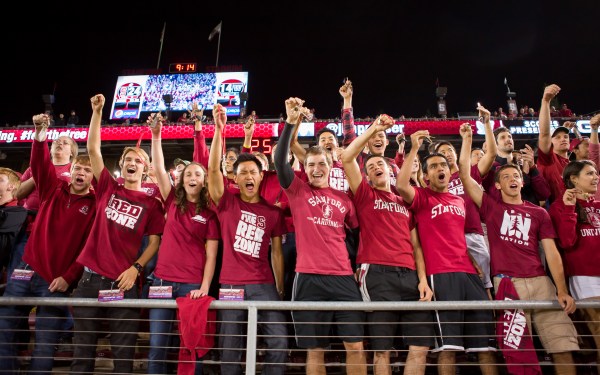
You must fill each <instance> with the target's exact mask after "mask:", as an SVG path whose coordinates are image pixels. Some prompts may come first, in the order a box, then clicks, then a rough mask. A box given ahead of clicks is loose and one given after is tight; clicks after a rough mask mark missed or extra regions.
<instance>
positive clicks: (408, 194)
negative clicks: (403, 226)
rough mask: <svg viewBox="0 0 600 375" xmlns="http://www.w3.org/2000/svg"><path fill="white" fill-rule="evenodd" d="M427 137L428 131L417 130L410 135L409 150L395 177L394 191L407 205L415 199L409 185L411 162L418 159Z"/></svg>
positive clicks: (413, 190) (412, 188)
mask: <svg viewBox="0 0 600 375" xmlns="http://www.w3.org/2000/svg"><path fill="white" fill-rule="evenodd" d="M427 137H429V130H418V131H416V132H414V133H412V134H411V135H410V142H411V149H410V152H409V153H408V155H407V156H406V159H405V160H404V163H403V164H402V168H400V172H398V175H397V176H396V189H397V190H398V193H400V196H401V197H402V199H404V201H405V202H406V203H407V204H412V202H413V199H414V198H415V188H414V187H412V186H411V185H410V175H411V174H412V165H413V160H415V158H416V157H418V155H417V153H418V152H419V148H420V147H421V145H422V144H423V139H425V138H427Z"/></svg>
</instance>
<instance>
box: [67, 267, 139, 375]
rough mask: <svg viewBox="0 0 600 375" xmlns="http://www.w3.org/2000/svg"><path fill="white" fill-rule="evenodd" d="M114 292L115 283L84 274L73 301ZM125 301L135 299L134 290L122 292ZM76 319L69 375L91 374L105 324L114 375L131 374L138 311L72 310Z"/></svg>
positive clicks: (76, 308)
mask: <svg viewBox="0 0 600 375" xmlns="http://www.w3.org/2000/svg"><path fill="white" fill-rule="evenodd" d="M112 288H114V289H116V288H117V283H116V282H114V281H113V280H110V279H108V278H105V277H103V276H100V275H98V274H93V273H89V272H84V273H83V276H82V277H81V280H80V281H79V284H78V285H77V289H76V290H75V292H74V293H73V297H75V298H98V291H99V290H105V289H112ZM125 298H126V299H133V298H136V299H137V298H138V292H137V287H135V286H134V287H133V288H132V289H130V290H128V291H126V292H125ZM73 317H74V318H75V335H74V336H73V344H74V346H75V349H74V351H73V362H72V364H71V373H72V374H84V373H88V374H89V373H92V372H93V371H94V361H95V358H96V345H97V343H98V336H99V334H101V333H102V331H104V330H105V329H103V328H102V325H101V323H102V321H104V320H108V323H109V332H110V346H111V350H112V353H113V362H114V370H113V372H114V373H126V374H129V373H132V372H133V355H134V354H135V346H136V341H137V334H138V325H139V324H138V320H139V319H140V309H136V308H121V307H117V308H114V307H112V308H111V307H109V306H106V307H73Z"/></svg>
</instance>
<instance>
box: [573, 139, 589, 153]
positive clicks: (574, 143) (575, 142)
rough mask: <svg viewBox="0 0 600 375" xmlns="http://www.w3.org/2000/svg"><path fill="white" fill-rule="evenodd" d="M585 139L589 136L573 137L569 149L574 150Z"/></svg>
mask: <svg viewBox="0 0 600 375" xmlns="http://www.w3.org/2000/svg"><path fill="white" fill-rule="evenodd" d="M585 140H589V138H588V137H581V138H573V139H571V144H570V145H569V151H573V150H575V149H576V148H577V146H579V145H580V144H581V142H583V141H585Z"/></svg>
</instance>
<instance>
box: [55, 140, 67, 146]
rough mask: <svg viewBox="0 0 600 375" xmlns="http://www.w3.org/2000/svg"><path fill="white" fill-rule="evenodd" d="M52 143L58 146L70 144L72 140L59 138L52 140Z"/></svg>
mask: <svg viewBox="0 0 600 375" xmlns="http://www.w3.org/2000/svg"><path fill="white" fill-rule="evenodd" d="M52 144H55V145H57V146H70V145H71V142H69V141H61V140H58V139H57V140H56V141H54V142H52Z"/></svg>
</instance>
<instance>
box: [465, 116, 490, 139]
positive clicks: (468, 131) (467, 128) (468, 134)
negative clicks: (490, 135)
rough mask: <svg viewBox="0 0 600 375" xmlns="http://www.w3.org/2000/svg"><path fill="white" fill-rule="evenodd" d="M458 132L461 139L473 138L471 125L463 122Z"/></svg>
mask: <svg viewBox="0 0 600 375" xmlns="http://www.w3.org/2000/svg"><path fill="white" fill-rule="evenodd" d="M488 113H489V112H488ZM459 132H460V136H461V137H462V139H467V138H473V128H471V124H469V123H468V122H465V123H463V124H462V125H461V126H460V130H459Z"/></svg>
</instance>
